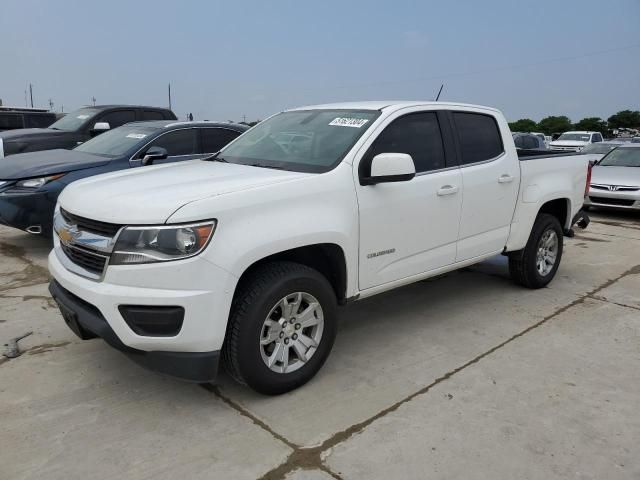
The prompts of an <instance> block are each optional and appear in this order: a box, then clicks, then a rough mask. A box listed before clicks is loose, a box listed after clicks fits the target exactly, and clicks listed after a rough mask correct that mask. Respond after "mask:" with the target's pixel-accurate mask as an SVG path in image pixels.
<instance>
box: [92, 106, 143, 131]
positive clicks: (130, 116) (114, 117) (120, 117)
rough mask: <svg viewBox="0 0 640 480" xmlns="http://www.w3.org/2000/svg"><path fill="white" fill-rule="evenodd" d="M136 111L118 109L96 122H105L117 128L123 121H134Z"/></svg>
mask: <svg viewBox="0 0 640 480" xmlns="http://www.w3.org/2000/svg"><path fill="white" fill-rule="evenodd" d="M135 120H136V113H135V112H134V111H133V110H118V111H115V112H109V113H107V114H105V115H103V116H102V117H100V119H99V120H98V122H107V123H108V124H109V127H111V128H118V127H120V126H122V125H124V124H125V123H129V122H135Z"/></svg>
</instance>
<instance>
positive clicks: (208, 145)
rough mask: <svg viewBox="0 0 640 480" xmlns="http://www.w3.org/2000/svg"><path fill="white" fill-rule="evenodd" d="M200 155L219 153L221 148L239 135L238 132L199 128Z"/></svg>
mask: <svg viewBox="0 0 640 480" xmlns="http://www.w3.org/2000/svg"><path fill="white" fill-rule="evenodd" d="M198 131H199V132H200V143H201V145H202V153H206V154H211V153H216V152H218V151H220V149H221V148H222V147H224V146H225V145H226V144H228V143H229V142H230V141H231V140H234V139H235V138H237V137H238V136H239V135H240V132H236V131H235V130H231V129H229V128H221V127H218V128H199V129H198Z"/></svg>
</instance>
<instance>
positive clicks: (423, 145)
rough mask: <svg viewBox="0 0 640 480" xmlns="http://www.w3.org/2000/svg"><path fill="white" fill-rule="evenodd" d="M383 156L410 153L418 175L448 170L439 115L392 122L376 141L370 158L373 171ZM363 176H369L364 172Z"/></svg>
mask: <svg viewBox="0 0 640 480" xmlns="http://www.w3.org/2000/svg"><path fill="white" fill-rule="evenodd" d="M380 153H406V154H408V155H411V158H412V159H413V163H414V165H415V167H416V172H417V173H420V172H428V171H430V170H439V169H441V168H445V166H446V163H445V154H444V145H443V143H442V134H441V133H440V125H439V123H438V117H437V114H436V113H435V112H422V113H412V114H409V115H405V116H403V117H400V118H398V119H396V120H394V121H393V122H391V123H390V124H389V125H388V126H387V127H386V128H385V129H384V130H383V131H382V133H381V134H380V135H379V136H378V138H376V139H375V141H374V142H373V144H372V145H371V147H370V148H369V151H368V152H367V155H366V157H365V159H366V160H363V161H365V162H367V163H366V165H367V167H366V168H368V169H369V170H370V168H371V160H372V159H373V157H375V156H376V155H378V154H380ZM362 173H363V175H365V176H368V175H369V172H367V171H365V170H363V172H362Z"/></svg>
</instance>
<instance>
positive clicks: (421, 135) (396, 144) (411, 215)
mask: <svg viewBox="0 0 640 480" xmlns="http://www.w3.org/2000/svg"><path fill="white" fill-rule="evenodd" d="M448 123H449V122H448V119H447V117H446V116H444V115H443V114H441V113H438V112H435V111H410V112H407V113H404V114H401V113H397V114H395V115H394V116H393V117H391V118H390V119H388V120H387V121H386V122H385V124H383V125H381V126H380V127H378V129H377V132H375V134H374V137H375V135H376V134H377V137H376V138H375V140H373V142H372V143H371V144H370V146H369V147H365V148H367V150H366V153H365V154H364V155H363V157H362V158H361V159H360V162H359V164H358V174H359V177H366V176H368V175H369V173H370V168H371V159H372V158H373V157H374V156H375V155H377V154H380V153H406V154H409V155H411V157H412V158H413V161H414V164H415V167H416V176H415V177H414V178H413V179H412V180H409V181H406V182H398V183H380V184H377V185H360V182H359V181H356V192H357V196H358V206H359V212H360V251H359V288H360V289H361V290H365V289H367V288H371V287H375V286H379V285H383V284H385V283H389V282H393V281H396V280H401V279H404V278H408V277H411V276H414V275H419V274H421V273H424V272H428V271H430V270H434V269H437V268H440V267H443V266H446V265H449V264H451V263H453V262H454V261H455V256H456V241H457V236H458V224H459V221H460V209H461V205H462V178H461V174H460V170H459V169H458V167H457V165H456V164H455V151H454V150H453V146H452V138H451V130H450V126H449V125H448Z"/></svg>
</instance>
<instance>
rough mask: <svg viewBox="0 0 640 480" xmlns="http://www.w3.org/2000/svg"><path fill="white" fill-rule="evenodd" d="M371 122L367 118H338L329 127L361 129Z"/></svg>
mask: <svg viewBox="0 0 640 480" xmlns="http://www.w3.org/2000/svg"><path fill="white" fill-rule="evenodd" d="M368 121H369V120H367V119H365V118H347V117H337V118H334V119H333V120H331V122H330V123H329V125H337V126H339V127H353V128H360V127H362V126H363V125H364V124H365V123H367V122H368Z"/></svg>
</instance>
